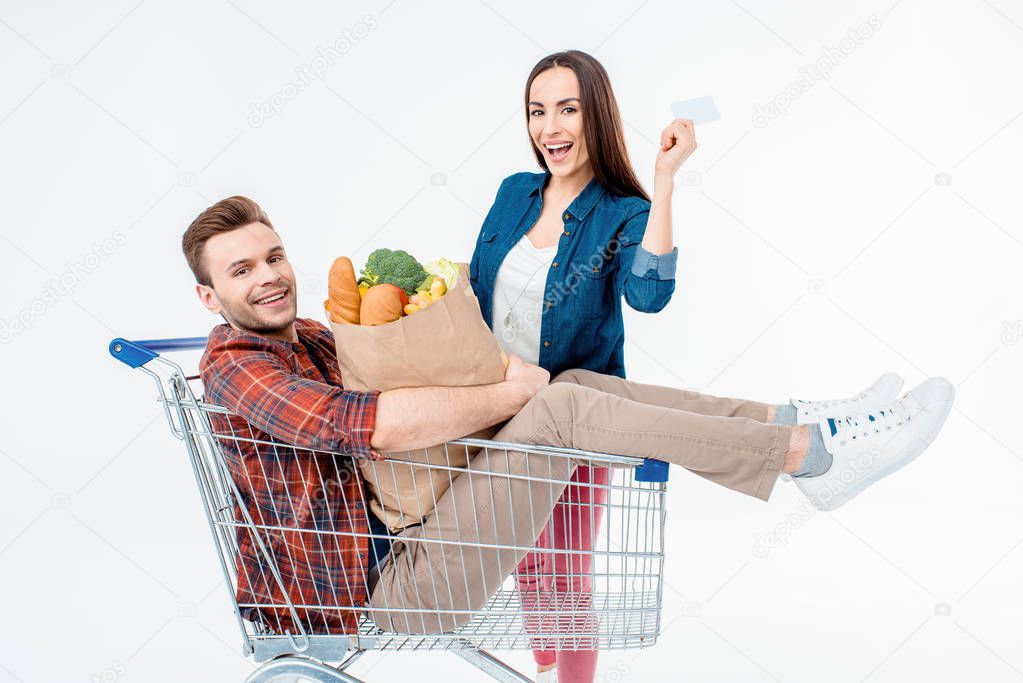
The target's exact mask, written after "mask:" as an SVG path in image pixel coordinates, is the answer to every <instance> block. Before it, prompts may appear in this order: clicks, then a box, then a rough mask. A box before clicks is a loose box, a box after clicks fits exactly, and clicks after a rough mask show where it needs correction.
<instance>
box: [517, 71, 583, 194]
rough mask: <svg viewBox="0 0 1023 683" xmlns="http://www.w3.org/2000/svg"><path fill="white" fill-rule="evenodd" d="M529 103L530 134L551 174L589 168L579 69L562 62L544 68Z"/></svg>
mask: <svg viewBox="0 0 1023 683" xmlns="http://www.w3.org/2000/svg"><path fill="white" fill-rule="evenodd" d="M528 106H529V110H528V111H529V137H531V138H532V139H533V144H534V145H536V147H537V149H539V150H540V152H541V153H542V154H543V156H544V159H545V160H546V161H547V168H548V169H550V172H551V175H556V176H571V175H573V174H575V173H578V172H580V171H581V170H583V169H585V170H586V171H589V166H590V157H589V155H588V154H587V152H586V141H585V140H584V139H583V115H582V110H581V109H580V106H581V103H580V102H579V79H578V78H576V76H575V72H574V71H572V70H571V69H567V68H565V67H561V66H556V67H553V68H551V69H547V70H546V71H542V72H540V73H539V74H538V75H537V76H536V78H534V79H533V82H532V84H531V85H530V86H529V105H528Z"/></svg>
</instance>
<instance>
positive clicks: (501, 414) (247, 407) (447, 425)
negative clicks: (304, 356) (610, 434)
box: [200, 339, 550, 458]
mask: <svg viewBox="0 0 1023 683" xmlns="http://www.w3.org/2000/svg"><path fill="white" fill-rule="evenodd" d="M200 373H201V375H202V379H203V385H204V388H205V392H206V400H208V401H210V402H211V403H215V404H217V405H220V406H223V407H225V408H227V409H228V410H230V411H231V412H232V413H234V414H236V415H239V416H241V417H243V418H245V420H247V421H248V422H249V423H250V424H252V425H253V426H255V427H256V428H258V429H261V430H263V431H265V432H267V433H269V434H270V435H272V436H273V437H274V438H277V439H280V440H281V441H283V442H285V443H289V444H292V445H295V446H298V447H300V448H308V449H310V450H323V451H333V452H339V453H347V454H349V455H351V456H352V457H355V458H373V457H376V454H375V453H374V451H379V450H395V451H396V450H408V449H412V448H424V447H427V446H432V445H434V444H438V443H443V442H444V441H449V440H451V439H455V438H460V437H462V436H465V435H466V434H471V433H473V432H476V431H479V430H480V429H483V428H484V427H488V426H490V425H493V424H497V423H498V422H502V421H503V420H506V419H508V418H510V417H511V416H513V415H515V414H516V413H517V412H518V411H519V409H521V408H522V406H523V405H525V404H526V402H527V401H528V400H529V399H530V398H532V397H533V396H534V395H535V394H536V393H537V392H538V391H540V389H541V388H543V386H546V384H547V383H548V381H549V379H550V375H549V374H548V373H547V371H546V370H544V369H543V368H539V367H537V366H535V365H526V364H525V363H523V362H522V361H521V360H519V358H517V357H515V356H512V357H511V358H510V359H509V363H508V369H507V370H506V372H505V379H504V381H503V382H498V383H496V384H488V385H483V386H475V387H421V388H414V389H395V390H393V391H386V392H383V393H380V392H376V391H372V392H361V391H349V390H346V389H341V388H339V387H335V386H332V385H330V384H325V383H324V382H320V381H317V380H312V379H307V378H305V377H301V376H299V375H296V374H294V373H293V372H292V371H291V369H290V368H288V367H287V366H286V365H285V364H284V362H283V361H281V359H280V358H278V357H276V356H275V355H274V354H272V353H269V352H267V351H266V350H265V349H262V348H260V347H259V346H258V345H253V344H252V343H251V342H249V341H246V340H244V339H232V340H227V341H224V342H223V343H221V344H219V345H217V346H216V347H215V348H213V349H212V350H211V351H208V352H207V354H206V356H204V358H203V363H202V365H201V367H200Z"/></svg>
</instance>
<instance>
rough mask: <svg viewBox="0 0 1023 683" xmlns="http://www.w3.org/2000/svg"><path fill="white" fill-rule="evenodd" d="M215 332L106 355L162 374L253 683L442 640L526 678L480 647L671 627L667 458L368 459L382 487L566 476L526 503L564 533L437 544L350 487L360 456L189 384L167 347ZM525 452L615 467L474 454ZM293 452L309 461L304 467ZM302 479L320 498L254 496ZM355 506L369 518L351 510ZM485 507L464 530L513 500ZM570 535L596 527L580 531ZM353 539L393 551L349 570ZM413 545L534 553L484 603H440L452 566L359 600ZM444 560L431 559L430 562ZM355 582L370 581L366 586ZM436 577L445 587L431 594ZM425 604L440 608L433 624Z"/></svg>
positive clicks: (505, 676)
mask: <svg viewBox="0 0 1023 683" xmlns="http://www.w3.org/2000/svg"><path fill="white" fill-rule="evenodd" d="M205 341H206V340H205V338H190V339H175V340H155V341H147V342H130V341H126V340H124V339H115V340H113V341H112V342H111V343H110V352H111V354H112V355H113V356H114V357H115V358H117V359H118V360H121V361H122V362H124V363H125V364H127V365H129V366H130V367H133V368H137V369H139V370H140V371H142V372H144V373H146V374H147V375H149V376H151V377H152V378H153V379H154V381H155V382H156V385H157V389H158V400H159V401H160V402H161V403H162V405H163V408H164V411H165V414H166V417H167V421H168V424H169V426H170V429H171V432H172V434H173V435H174V436H175V437H177V439H179V440H180V441H182V442H183V443H184V445H185V448H186V450H187V452H188V456H189V460H190V462H191V465H192V469H193V472H194V474H195V478H196V482H197V484H198V487H199V491H200V495H201V498H202V501H203V506H204V510H205V513H206V517H207V520H208V522H209V525H210V530H211V532H212V535H213V539H214V543H215V545H216V549H217V554H218V557H219V559H220V564H221V567H222V570H223V572H224V577H225V580H226V581H227V582H228V584H229V585H231V586H232V587H234V588H235V594H234V597H233V602H234V611H235V615H236V617H237V621H238V626H239V629H240V631H241V635H242V639H243V642H244V651H245V653H246V654H247V655H249V656H251V657H252V658H253V659H254V660H255V661H256V662H261V663H263V664H262V666H261V667H259V668H258V669H257V670H256V671H255V672H254V673H253V674H252V675H251V676H250V677H249V679H248V680H250V681H270V680H274V679H276V678H278V677H281V676H292V677H294V676H301V677H303V678H306V679H310V680H316V681H358V680H359V679H357V678H355V677H353V676H352V675H351V674H348V673H346V672H345V669H347V668H348V667H349V666H350V665H351V664H352V662H354V661H355V660H356V659H357V658H358V657H360V656H361V655H362V654H363V653H365V652H366V651H368V650H375V649H387V650H408V651H411V650H436V649H442V650H450V651H452V652H454V653H456V654H458V655H459V656H461V657H462V658H463V659H466V660H468V661H470V662H471V663H473V664H474V665H475V666H477V667H478V668H479V669H480V670H481V671H483V672H485V673H487V674H489V675H490V676H492V677H493V678H495V679H496V680H501V681H528V680H531V679H529V678H526V677H524V676H522V675H521V674H519V673H517V672H516V671H515V670H514V669H512V668H510V667H508V666H507V665H505V664H503V663H502V662H500V661H499V660H497V659H496V658H494V657H493V656H492V655H490V654H488V653H487V652H486V651H484V649H496V650H516V649H538V648H540V649H555V650H584V649H586V650H588V649H598V648H599V649H626V648H638V647H649V646H650V645H653V644H654V642H655V641H656V639H657V636H658V634H659V632H660V626H661V623H660V614H661V600H662V588H663V581H662V573H663V563H664V522H665V507H664V501H665V494H666V488H667V485H666V483H665V480H666V476H663V473H662V468H661V466H660V465H661V464H660V463H644V461H643V460H641V459H637V458H631V457H626V456H616V455H608V454H602V453H592V452H586V451H578V450H572V449H563V448H554V447H548V446H538V445H526V444H514V443H502V442H496V441H487V440H479V439H459V440H456V441H452V442H449V443H447V444H444V445H443V447H442V453H443V457H441V458H439V459H438V457H437V456H438V450H437V448H434V449H431V451H432V452H431V453H430V455H431V457H430V458H426V457H417V455H420V454H417V453H414V452H409V453H406V454H404V455H401V454H389V455H390V456H391V457H388V458H386V459H385V460H380V461H374V462H373V468H374V478H375V479H376V481H377V482H378V483H379V482H381V481H383V482H387V481H389V480H391V479H393V480H394V481H395V482H397V481H398V480H399V479H401V478H403V477H408V476H409V474H410V473H411V472H412V471H413V470H415V471H418V472H420V473H421V472H423V470H424V469H427V470H429V471H430V472H431V474H438V475H440V476H439V477H434V478H433V481H441V482H446V483H448V484H450V483H452V482H454V481H455V479H456V478H457V477H465V476H469V477H477V478H480V477H482V478H484V481H485V486H484V488H489V489H493V487H497V486H503V485H507V484H508V480H509V479H510V478H512V477H515V476H517V478H520V479H521V478H523V477H525V478H527V479H529V480H530V481H532V482H534V483H536V482H540V483H542V484H549V485H550V486H551V487H552V490H554V488H555V486H556V487H557V490H561V488H563V487H564V486H565V485H566V484H567V485H568V488H567V489H565V493H564V495H563V496H562V497H561V501H560V502H559V504H558V506H557V507H556V508H555V509H554V512H553V514H552V512H551V509H550V508H549V507H548V508H546V509H537V510H535V511H534V510H529V511H528V512H529V514H530V515H532V514H534V513H535V514H537V515H551V516H552V518H551V522H550V524H553V523H554V522H555V521H556V520H555V519H554V517H556V516H557V515H562V518H561V519H560V522H561V525H560V526H561V538H560V539H559V540H557V541H556V540H555V539H554V537H553V536H552V535H549V534H547V533H546V532H545V533H544V534H542V535H541V537H540V538H539V539H535V540H534V543H533V544H532V545H529V546H525V545H507V544H505V545H502V544H495V543H492V542H491V543H482V542H480V541H478V540H474V539H478V538H481V535H480V534H479V533H467V534H466V537H467V539H468V540H464V541H463V540H458V541H438V540H433V539H431V538H430V537H429V535H428V534H426V535H423V536H422V537H415V536H416V534H414V533H409V532H408V531H407V530H406V531H403V532H402V531H400V532H397V533H396V532H395V531H394V530H388V529H387V527H386V526H384V525H382V524H381V523H380V521H379V520H378V519H374V512H373V511H371V508H373V507H375V508H376V510H378V511H379V510H380V508H381V505H380V502H379V501H376V502H375V503H374V498H373V497H372V496H371V495H370V494H368V493H367V491H366V488H365V486H363V485H356V486H353V485H352V482H359V481H361V479H360V473H359V471H358V468H357V467H355V466H354V464H353V461H352V458H351V457H350V456H348V455H346V454H344V453H334V452H327V451H310V450H308V449H302V448H298V447H296V446H294V445H289V444H285V443H280V442H278V441H276V440H274V439H273V438H268V437H267V435H266V434H265V433H263V432H260V431H259V430H257V429H254V428H253V427H252V426H251V425H249V424H248V423H247V422H245V421H244V420H243V419H241V418H239V417H238V416H235V415H231V413H230V412H229V411H228V410H226V409H225V408H222V407H220V406H216V405H212V404H209V403H206V402H204V401H203V400H201V399H200V398H197V392H196V391H194V390H193V386H192V385H193V384H194V383H196V381H197V378H196V377H194V376H192V377H190V376H187V375H186V374H185V373H184V371H183V370H182V369H181V367H180V366H179V365H178V364H177V363H175V362H173V361H171V360H169V359H167V358H164V357H161V356H160V353H161V352H164V351H176V350H184V349H199V348H203V347H204V346H205ZM200 395H201V394H200ZM518 453H529V454H531V455H532V456H534V460H535V458H537V457H539V458H541V460H542V461H549V462H554V461H555V460H556V459H566V458H571V459H573V460H574V461H575V462H577V463H583V464H585V465H586V466H589V467H592V468H594V471H597V469H598V468H608V469H607V470H606V472H605V476H603V477H593V478H592V479H590V480H587V481H584V482H579V481H572V482H569V481H567V480H564V479H554V478H545V477H544V475H543V474H542V473H540V474H526V475H511V474H508V473H507V472H505V473H503V474H502V473H495V472H494V471H492V470H491V468H488V467H479V466H478V465H477V464H474V463H480V462H487V461H488V460H489V459H500V458H505V459H507V458H509V457H510V455H511V454H518ZM295 463H305V464H306V466H305V467H303V468H300V469H298V470H296V469H295ZM465 463H469V464H468V465H465ZM541 469H542V468H541ZM608 472H609V473H610V474H609V476H607V473H608ZM294 476H301V477H303V486H304V489H303V490H304V491H305V492H306V493H307V494H308V497H309V498H316V499H317V500H315V501H312V502H311V501H310V500H306V499H303V500H302V501H294V500H289V505H286V506H283V507H284V508H285V509H281V507H282V506H274V507H273V508H272V509H271V508H269V507H266V506H264V507H263V508H260V506H259V505H256V504H254V500H255V499H258V498H259V496H260V492H261V491H265V490H268V489H269V488H271V487H273V486H279V485H280V484H281V482H282V479H286V478H287V477H294ZM438 499H439V498H437V497H434V498H433V500H438ZM528 503H529V501H525V504H527V505H528ZM521 504H522V503H521V502H518V501H517V502H516V505H521ZM309 505H314V506H319V508H318V509H324V510H333V511H334V512H335V513H336V512H337V511H339V510H343V511H344V515H347V516H348V518H344V516H343V515H338V514H333V515H332V516H331V515H327V517H328V518H330V519H332V520H334V521H333V522H331V523H330V524H324V523H319V522H317V521H316V520H315V519H314V520H313V522H312V523H309V522H308V520H306V522H305V523H302V522H301V520H300V514H299V508H300V507H302V506H305V507H302V509H307V508H308V506H309ZM484 507H485V506H484ZM353 511H354V512H353ZM419 512H420V514H418V515H415V519H417V520H419V519H420V518H423V519H424V521H421V522H419V523H418V524H416V525H413V528H414V527H415V526H422V525H428V524H429V520H430V511H429V510H419ZM519 512H520V513H521V512H522V511H521V509H519ZM353 515H360V516H362V517H361V518H358V519H353V518H352V516H353ZM475 516H476V518H475V519H466V520H464V521H465V524H466V528H467V529H475V530H476V531H477V532H478V531H479V530H480V529H481V528H484V529H485V528H489V527H491V526H493V527H496V526H497V525H499V524H502V523H507V520H506V519H503V517H504V514H503V511H501V510H498V509H496V507H495V508H490V512H489V514H487V515H475ZM338 520H341V521H338ZM573 534H574V535H576V536H579V535H587V537H586V538H584V539H580V538H578V537H576V538H573ZM359 537H362V538H363V539H364V540H365V541H366V543H364V544H363V545H362V546H361V547H370V548H372V547H374V541H376V542H377V546H376V547H386V544H385V546H380V545H379V542H380V541H381V540H383V541H386V542H389V544H390V547H389V548H388V549H387V550H385V551H382V552H380V553H379V555H378V556H374V557H373V558H371V561H369V562H366V563H365V564H363V563H362V561H361V560H363V559H364V558H363V557H362V555H361V554H360V556H359V560H360V561H359V562H358V563H357V564H358V566H357V567H351V566H348V567H341V566H339V565H338V562H337V557H338V556H340V555H341V554H342V550H341V548H342V545H345V546H346V547H351V544H352V542H353V540H355V539H358V538H359ZM566 539H567V540H568V542H566ZM396 541H398V542H396ZM413 542H414V543H420V544H423V550H424V551H425V553H426V556H427V557H431V553H441V552H445V553H447V554H448V556H449V557H451V556H453V554H457V557H458V558H460V562H461V563H462V564H461V568H462V569H465V570H468V569H469V568H470V566H471V563H473V562H475V561H477V560H478V558H481V557H482V556H483V554H484V552H485V551H486V552H490V553H504V554H507V555H508V556H513V557H516V558H520V557H521V558H524V559H523V560H522V563H521V564H520V565H519V566H518V568H517V569H516V570H515V571H511V572H507V576H505V575H504V574H502V576H501V577H499V579H498V584H496V585H499V586H500V587H499V588H498V589H497V590H496V592H493V593H492V594H490V595H489V596H486V599H485V602H483V604H478V605H475V604H467V603H465V601H458V600H456V601H454V602H455V603H458V604H461V605H462V606H461V607H451V608H445V607H443V606H438V605H439V604H442V603H444V602H445V601H444V600H442V599H438V594H437V593H438V591H439V593H444V592H447V593H451V592H452V591H457V590H458V589H459V581H460V577H459V576H457V575H456V576H439V575H438V576H437V577H435V578H436V580H435V581H433V580H432V579H431V581H428V582H426V584H425V587H423V586H420V587H416V589H415V590H414V591H413V592H412V593H411V596H412V597H411V598H410V599H402V600H401V602H400V604H388V605H386V606H385V607H383V608H382V607H380V606H379V605H377V606H374V605H371V604H370V603H369V602H367V601H361V602H357V601H354V600H352V599H351V598H352V597H353V596H354V595H356V594H359V595H365V590H366V585H367V584H370V585H372V583H373V581H374V580H375V576H376V575H377V573H379V571H380V568H381V567H384V566H385V565H386V563H388V562H394V561H397V560H396V557H398V556H400V553H401V548H402V546H403V544H408V543H413ZM441 544H443V547H441ZM372 560H376V561H377V562H373V561H372ZM320 563H327V564H329V563H333V566H338V571H337V572H336V573H334V572H330V571H327V572H323V571H321V570H320V569H319V567H320ZM436 566H438V565H434V564H433V563H432V562H431V567H430V569H431V570H435V568H436ZM473 569H474V568H473ZM452 573H454V574H458V572H452ZM465 574H466V575H469V574H470V572H469V571H466V572H465ZM298 575H308V576H313V577H314V580H313V581H312V582H311V590H296V589H295V586H296V585H297V581H298V579H296V576H298ZM353 577H354V578H353ZM358 582H362V583H361V585H356V584H357V583H358ZM435 584H439V585H440V588H439V589H437V588H436V585H435ZM431 585H433V586H434V593H435V594H434V595H432V596H428V595H423V593H424V592H428V591H429V587H430V586H431ZM306 588H310V586H306ZM356 589H358V590H356ZM406 594H407V593H406ZM378 611H386V614H387V616H388V619H389V620H383V621H384V623H387V624H392V625H393V624H394V623H395V615H402V616H404V618H405V619H406V622H405V623H406V624H407V625H408V628H400V629H391V630H384V629H383V628H381V627H380V626H379V625H378V623H379V622H381V619H379V617H380V614H377V613H376V612H378ZM424 615H429V616H430V621H429V622H427V621H426V620H425V619H424ZM375 619H376V620H375ZM426 623H450V624H452V625H454V627H453V628H444V629H439V628H438V629H437V630H430V629H429V628H423V627H422V626H418V625H421V624H426ZM328 663H333V665H330V664H328Z"/></svg>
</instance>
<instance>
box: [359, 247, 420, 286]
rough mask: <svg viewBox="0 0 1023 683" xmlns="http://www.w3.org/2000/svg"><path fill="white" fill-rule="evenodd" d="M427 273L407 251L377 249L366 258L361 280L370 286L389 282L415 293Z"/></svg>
mask: <svg viewBox="0 0 1023 683" xmlns="http://www.w3.org/2000/svg"><path fill="white" fill-rule="evenodd" d="M426 275H427V273H426V271H425V270H423V266H422V264H421V263H419V261H417V260H416V259H415V257H414V256H412V254H410V253H408V252H407V251H402V250H400V249H396V250H394V251H392V250H390V249H377V250H376V251H374V252H373V253H372V254H370V255H369V258H368V259H366V267H365V268H363V269H362V277H361V278H360V282H365V283H366V284H368V285H369V286H370V287H372V286H373V285H379V284H383V283H389V284H392V285H396V286H398V287H401V288H402V289H404V290H405V293H406V294H415V292H416V287H417V286H418V285H419V283H421V282H422V281H423V280H425V279H426Z"/></svg>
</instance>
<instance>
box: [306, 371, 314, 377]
mask: <svg viewBox="0 0 1023 683" xmlns="http://www.w3.org/2000/svg"><path fill="white" fill-rule="evenodd" d="M305 374H307V375H310V376H312V374H313V371H312V370H306V371H305Z"/></svg>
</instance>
